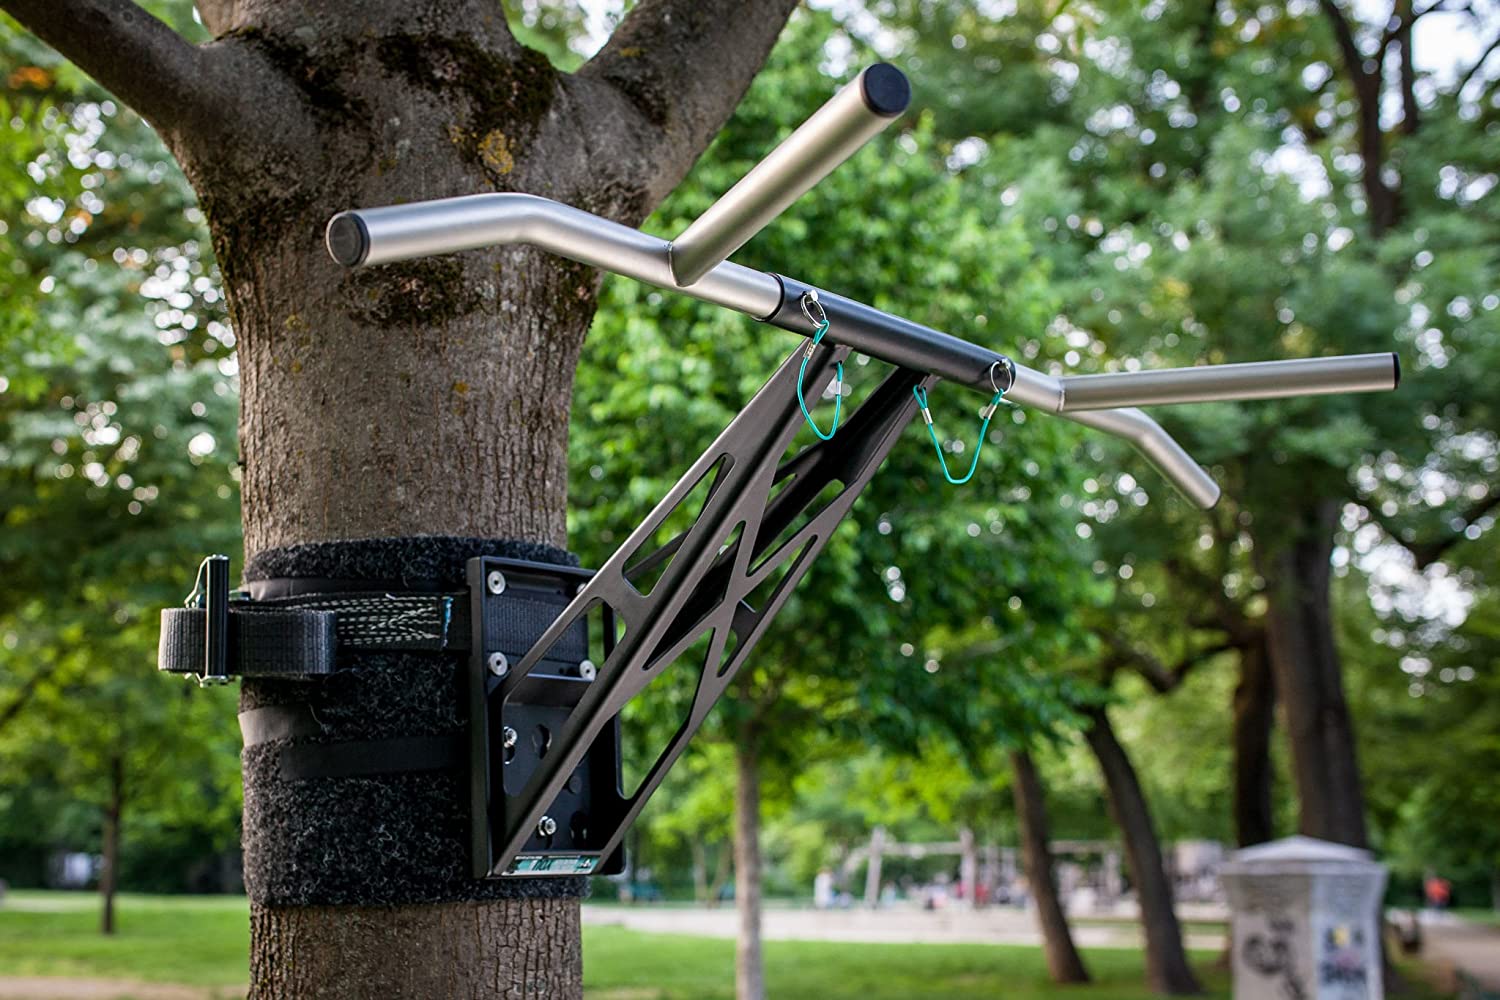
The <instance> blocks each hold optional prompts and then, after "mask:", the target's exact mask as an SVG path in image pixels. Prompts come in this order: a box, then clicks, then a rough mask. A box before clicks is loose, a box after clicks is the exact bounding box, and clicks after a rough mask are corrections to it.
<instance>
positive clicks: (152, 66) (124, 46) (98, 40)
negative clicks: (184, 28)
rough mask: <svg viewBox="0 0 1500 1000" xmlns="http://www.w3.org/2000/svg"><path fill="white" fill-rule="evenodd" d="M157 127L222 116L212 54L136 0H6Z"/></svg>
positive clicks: (1, 1)
mask: <svg viewBox="0 0 1500 1000" xmlns="http://www.w3.org/2000/svg"><path fill="white" fill-rule="evenodd" d="M0 7H3V8H4V9H5V10H6V12H8V13H9V14H10V15H11V16H12V17H14V18H15V19H16V20H17V21H19V22H21V24H22V25H23V26H25V27H26V28H27V29H28V30H30V31H31V32H32V33H34V34H35V35H36V36H37V37H38V38H40V39H41V40H42V41H44V42H46V43H47V44H48V45H50V46H52V47H53V48H54V49H56V50H57V51H58V52H59V53H61V54H62V55H63V56H64V57H66V58H67V59H69V60H71V61H72V62H74V63H76V64H77V65H78V67H79V68H80V69H82V70H83V71H84V72H85V73H87V74H89V75H90V76H92V77H93V78H94V79H95V80H98V81H99V83H100V84H102V85H103V86H104V87H105V88H106V89H107V90H109V91H110V92H111V93H112V94H114V95H115V96H116V97H118V98H119V99H120V100H122V101H124V102H125V103H126V104H129V105H130V106H131V107H132V108H134V109H135V110H136V111H138V112H140V114H141V115H142V117H144V118H146V119H147V120H148V121H149V122H151V124H152V125H153V126H155V127H156V129H157V130H158V131H161V132H173V131H176V130H177V129H178V128H179V127H181V126H183V125H185V124H186V123H188V122H189V121H191V120H193V119H194V118H197V117H200V116H203V115H207V114H215V113H218V111H219V108H218V107H217V105H218V103H219V102H218V95H219V94H220V93H221V92H222V91H220V90H219V89H218V88H216V87H215V86H214V85H213V84H214V82H215V74H213V73H212V72H210V69H211V67H210V65H209V63H210V62H211V60H210V58H209V55H208V53H207V52H206V51H205V50H203V49H200V48H199V47H197V46H196V45H193V44H191V43H189V42H188V41H187V40H186V39H184V38H183V37H182V36H181V35H179V34H177V32H175V31H173V30H172V29H171V28H170V27H168V26H167V25H166V24H164V23H162V22H161V21H159V20H157V19H156V18H155V17H153V16H152V15H150V14H148V13H147V12H146V11H145V10H143V9H142V8H140V7H139V6H137V5H136V4H134V3H132V2H130V0H0Z"/></svg>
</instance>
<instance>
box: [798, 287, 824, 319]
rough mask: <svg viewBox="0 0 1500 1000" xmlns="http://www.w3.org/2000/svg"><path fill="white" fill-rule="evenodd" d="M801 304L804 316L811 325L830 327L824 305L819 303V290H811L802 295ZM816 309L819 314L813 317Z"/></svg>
mask: <svg viewBox="0 0 1500 1000" xmlns="http://www.w3.org/2000/svg"><path fill="white" fill-rule="evenodd" d="M801 304H802V315H804V316H806V317H807V321H808V322H809V323H811V324H812V325H813V326H827V325H828V313H826V312H824V311H823V303H821V302H819V301H818V290H817V289H816V288H809V289H808V290H807V291H805V292H803V293H802V302H801ZM814 309H816V310H817V312H818V314H817V315H816V316H814V315H813V310H814Z"/></svg>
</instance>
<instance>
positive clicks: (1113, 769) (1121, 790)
mask: <svg viewBox="0 0 1500 1000" xmlns="http://www.w3.org/2000/svg"><path fill="white" fill-rule="evenodd" d="M1087 715H1088V719H1089V725H1088V729H1087V730H1085V733H1084V735H1085V737H1086V738H1087V739H1088V743H1089V748H1090V749H1091V750H1093V752H1094V757H1095V758H1096V759H1097V760H1098V761H1099V770H1100V771H1101V772H1103V774H1104V786H1105V789H1106V791H1107V793H1108V797H1109V811H1110V814H1111V815H1112V816H1113V817H1114V821H1115V825H1116V826H1117V827H1119V829H1120V835H1121V837H1123V838H1124V840H1125V861H1126V864H1127V865H1129V867H1130V880H1131V881H1132V882H1133V883H1134V884H1135V893H1136V900H1137V902H1138V903H1139V905H1140V908H1141V926H1142V928H1143V929H1144V930H1145V932H1146V983H1147V985H1149V986H1150V987H1151V988H1152V989H1153V990H1156V991H1157V992H1159V993H1167V994H1172V995H1185V994H1195V993H1202V992H1203V987H1201V986H1200V985H1199V984H1198V977H1197V976H1195V975H1194V974H1193V969H1192V967H1191V966H1190V965H1188V960H1187V953H1186V952H1184V951H1183V949H1182V926H1181V925H1180V924H1179V923H1178V922H1177V912H1176V910H1174V909H1173V907H1172V884H1171V882H1170V881H1168V879H1167V873H1166V866H1165V865H1164V864H1163V863H1162V855H1161V841H1160V840H1158V839H1157V836H1156V826H1155V824H1154V823H1153V822H1152V820H1151V810H1150V807H1149V806H1147V804H1146V795H1145V793H1144V792H1143V791H1141V783H1140V779H1138V778H1137V777H1136V773H1135V767H1134V765H1132V764H1131V763H1130V757H1129V756H1128V755H1127V754H1126V753H1125V748H1124V747H1123V746H1121V745H1120V741H1119V739H1118V738H1117V737H1116V736H1115V731H1114V727H1112V726H1111V725H1110V722H1109V715H1108V714H1107V713H1106V712H1105V710H1104V709H1103V708H1093V709H1090V710H1089V711H1088V713H1087Z"/></svg>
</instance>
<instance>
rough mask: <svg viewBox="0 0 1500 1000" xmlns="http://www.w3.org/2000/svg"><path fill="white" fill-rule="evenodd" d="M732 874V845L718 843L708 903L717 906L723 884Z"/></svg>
mask: <svg viewBox="0 0 1500 1000" xmlns="http://www.w3.org/2000/svg"><path fill="white" fill-rule="evenodd" d="M733 876H734V845H733V844H721V845H719V861H718V866H717V867H716V868H715V869H714V881H713V886H712V887H711V891H710V893H709V899H708V905H709V906H711V907H717V906H718V905H719V900H720V899H721V898H722V895H723V889H724V887H725V884H726V883H728V881H729V880H730V879H731V878H732V877H733Z"/></svg>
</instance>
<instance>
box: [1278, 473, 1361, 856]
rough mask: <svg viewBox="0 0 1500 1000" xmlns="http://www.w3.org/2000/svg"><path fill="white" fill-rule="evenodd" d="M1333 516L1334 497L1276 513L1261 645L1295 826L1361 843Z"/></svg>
mask: <svg viewBox="0 0 1500 1000" xmlns="http://www.w3.org/2000/svg"><path fill="white" fill-rule="evenodd" d="M1338 516H1339V503H1338V502H1337V501H1334V500H1323V501H1319V502H1317V503H1315V504H1314V505H1312V506H1310V507H1308V508H1305V509H1303V510H1301V511H1298V512H1296V513H1293V514H1292V515H1291V516H1290V517H1288V516H1287V512H1283V515H1282V517H1281V518H1279V519H1278V520H1279V521H1280V522H1282V523H1286V524H1288V525H1289V526H1290V528H1291V533H1290V534H1289V536H1288V537H1286V538H1284V539H1282V540H1280V542H1279V544H1277V545H1276V546H1275V547H1274V548H1273V549H1272V550H1271V551H1269V552H1265V553H1264V554H1263V556H1262V563H1261V575H1262V576H1264V577H1265V578H1266V582H1267V598H1268V601H1269V603H1268V606H1267V611H1266V626H1267V630H1268V631H1267V649H1268V653H1269V656H1270V662H1271V672H1272V675H1273V677H1274V679H1275V685H1276V692H1277V696H1278V697H1279V698H1280V700H1281V704H1282V707H1283V710H1284V712H1285V717H1286V724H1287V735H1288V737H1289V739H1290V741H1291V748H1292V772H1293V774H1294V776H1295V778H1296V782H1297V799H1298V804H1299V807H1300V815H1299V820H1298V829H1299V830H1300V832H1302V833H1303V834H1306V835H1307V836H1309V837H1319V838H1321V839H1323V840H1332V841H1336V842H1338V843H1341V844H1349V845H1351V846H1353V847H1367V846H1369V845H1368V838H1367V834H1366V829H1365V808H1364V790H1363V783H1362V781H1361V780H1360V774H1359V760H1358V756H1357V754H1356V753H1355V746H1354V724H1353V721H1352V720H1351V718H1350V715H1349V705H1348V702H1347V701H1346V700H1345V698H1344V682H1343V665H1342V663H1341V661H1340V659H1339V653H1338V646H1337V644H1336V643H1335V641H1334V634H1333V633H1334V622H1333V609H1332V606H1331V604H1330V599H1329V587H1330V584H1331V582H1332V569H1331V565H1330V562H1329V559H1330V557H1331V556H1332V554H1333V539H1334V533H1335V531H1337V529H1338ZM1257 551H1258V552H1259V551H1261V550H1260V549H1259V548H1258V549H1257Z"/></svg>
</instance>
